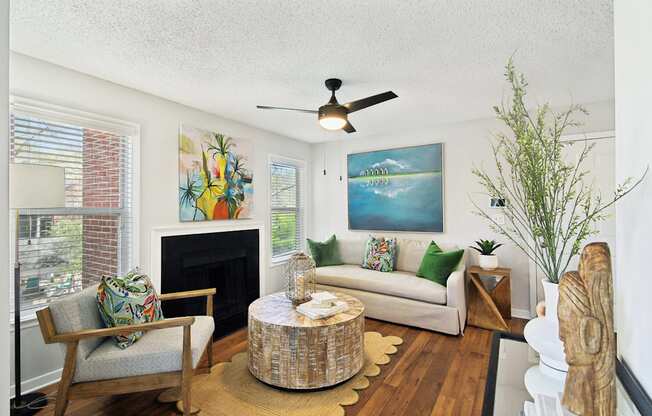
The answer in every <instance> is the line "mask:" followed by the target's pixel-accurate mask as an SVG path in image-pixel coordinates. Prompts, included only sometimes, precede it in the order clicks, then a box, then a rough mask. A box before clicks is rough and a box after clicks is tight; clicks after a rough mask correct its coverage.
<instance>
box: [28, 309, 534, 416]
mask: <svg viewBox="0 0 652 416" xmlns="http://www.w3.org/2000/svg"><path fill="white" fill-rule="evenodd" d="M525 323H526V321H525V320H522V319H511V320H508V324H509V326H510V331H511V332H513V333H517V334H522V333H523V327H524V326H525ZM365 329H366V331H377V332H380V333H381V334H383V335H397V336H400V337H401V338H403V340H404V343H403V345H401V346H400V347H399V351H398V353H397V354H396V355H394V356H392V360H391V362H390V363H389V364H388V365H386V366H383V369H382V372H381V374H380V375H379V376H378V377H375V378H372V379H371V386H369V388H368V389H366V390H363V391H361V392H360V400H359V401H358V403H356V404H355V405H353V406H347V407H345V409H346V415H347V416H353V415H357V416H371V415H373V416H390V415H391V416H399V415H405V416H439V415H446V416H449V415H474V416H475V415H480V412H481V410H482V401H483V396H484V388H485V380H486V374H487V366H488V362H489V353H490V351H489V349H490V341H491V331H488V330H484V329H480V328H475V327H468V326H467V328H466V330H465V335H464V336H463V337H455V336H449V335H443V334H439V333H436V332H430V331H424V330H420V329H416V328H409V327H405V326H401V325H395V324H391V323H387V322H381V321H376V320H373V319H367V320H366V328H365ZM246 348H247V332H246V330H245V329H243V330H240V331H238V332H235V333H234V334H231V335H229V336H227V337H225V338H223V339H221V340H219V341H217V342H216V343H215V344H214V346H213V357H214V362H215V363H218V362H222V361H228V360H229V359H230V358H231V357H232V356H233V355H234V354H236V353H238V352H241V351H244V350H245V349H246ZM55 387H56V386H50V387H47V388H46V389H44V391H45V392H46V393H49V394H53V393H54V391H55ZM157 395H158V391H153V392H146V393H136V394H131V395H123V396H112V397H100V398H95V399H85V400H75V401H72V402H71V403H70V406H69V407H68V411H67V412H66V415H77V416H88V415H102V416H104V415H120V416H130V415H151V416H157V415H160V416H163V415H164V416H168V415H170V416H171V415H178V413H176V412H175V411H174V407H173V405H163V404H159V403H157V402H156V396H157ZM52 411H53V406H48V408H46V409H44V410H42V411H41V412H39V413H38V414H39V415H43V416H47V415H51V414H52ZM241 416H246V415H241Z"/></svg>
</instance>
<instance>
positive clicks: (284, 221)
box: [270, 158, 305, 261]
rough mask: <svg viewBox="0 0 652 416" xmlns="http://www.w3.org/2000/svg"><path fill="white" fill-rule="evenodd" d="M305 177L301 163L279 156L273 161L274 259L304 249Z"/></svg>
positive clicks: (280, 258)
mask: <svg viewBox="0 0 652 416" xmlns="http://www.w3.org/2000/svg"><path fill="white" fill-rule="evenodd" d="M302 176H303V164H302V163H301V162H298V161H291V160H285V159H280V158H279V159H276V158H272V160H271V161H270V206H271V219H270V229H271V232H270V234H271V239H272V261H281V260H283V259H285V258H286V257H288V256H290V255H291V254H294V253H296V252H298V251H301V249H302V248H303V239H304V238H303V236H304V222H305V220H304V216H305V214H304V207H303V195H302V192H301V184H302V181H303V179H302Z"/></svg>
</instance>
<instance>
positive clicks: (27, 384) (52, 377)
mask: <svg viewBox="0 0 652 416" xmlns="http://www.w3.org/2000/svg"><path fill="white" fill-rule="evenodd" d="M62 371H63V368H60V369H58V370H54V371H50V372H49V373H45V374H42V375H40V376H38V377H34V378H30V379H29V380H25V381H23V382H22V383H21V388H22V390H23V393H30V392H33V391H37V390H40V389H42V388H43V387H46V386H49V385H50V384H54V383H57V382H58V381H59V380H61V372H62ZM9 394H10V396H11V397H14V396H15V395H16V386H15V384H12V385H11V386H10V388H9Z"/></svg>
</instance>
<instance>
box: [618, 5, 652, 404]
mask: <svg viewBox="0 0 652 416" xmlns="http://www.w3.org/2000/svg"><path fill="white" fill-rule="evenodd" d="M614 3H615V9H614V12H615V15H614V24H615V39H616V40H615V42H616V45H615V59H616V72H615V74H616V83H615V101H616V136H617V141H616V143H617V145H616V179H617V181H618V182H620V181H622V180H624V179H625V178H627V177H635V176H638V175H640V174H641V172H642V171H643V170H644V169H645V167H646V166H649V165H650V164H652V110H651V109H652V107H651V105H650V103H651V102H652V76H651V74H652V55H651V54H650V50H652V25H650V22H652V3H651V2H650V1H649V0H629V1H616V2H614ZM650 176H651V175H648V178H647V179H646V180H645V182H644V183H643V184H642V186H641V187H640V188H639V189H637V190H636V191H634V193H633V194H631V195H630V196H629V197H628V198H625V199H624V200H623V201H622V202H621V203H620V204H619V206H618V207H617V209H616V227H617V228H616V230H617V234H616V238H617V256H616V289H617V290H616V318H617V324H616V325H617V326H616V328H617V331H618V354H619V355H620V356H621V357H622V358H623V359H624V360H625V361H626V362H627V363H628V364H629V366H630V367H631V368H632V371H633V372H634V374H635V376H636V377H637V378H638V379H639V381H640V382H641V383H642V384H643V387H644V388H645V389H646V390H647V393H648V394H652V355H651V354H650V347H651V346H652V320H651V319H650V318H649V315H650V311H651V310H652V309H651V308H650V296H651V295H652V279H651V278H650V236H652V218H651V217H650V215H651V214H650V213H651V212H652V178H650Z"/></svg>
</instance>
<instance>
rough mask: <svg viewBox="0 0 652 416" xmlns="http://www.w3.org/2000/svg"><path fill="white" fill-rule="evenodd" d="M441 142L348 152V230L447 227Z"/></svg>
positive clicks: (441, 228) (432, 228)
mask: <svg viewBox="0 0 652 416" xmlns="http://www.w3.org/2000/svg"><path fill="white" fill-rule="evenodd" d="M442 166H443V162H442V144H441V143H438V144H429V145H425V146H413V147H403V148H399V149H388V150H378V151H373V152H365V153H354V154H350V155H347V177H348V199H349V207H348V208H349V209H348V211H349V229H351V230H382V231H425V232H442V231H443V230H444V202H443V176H442V175H443V172H442Z"/></svg>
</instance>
